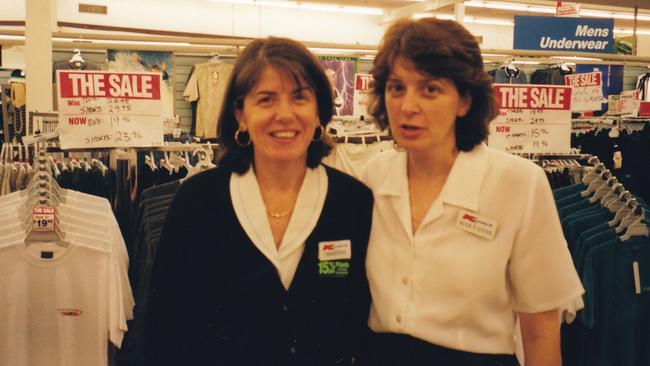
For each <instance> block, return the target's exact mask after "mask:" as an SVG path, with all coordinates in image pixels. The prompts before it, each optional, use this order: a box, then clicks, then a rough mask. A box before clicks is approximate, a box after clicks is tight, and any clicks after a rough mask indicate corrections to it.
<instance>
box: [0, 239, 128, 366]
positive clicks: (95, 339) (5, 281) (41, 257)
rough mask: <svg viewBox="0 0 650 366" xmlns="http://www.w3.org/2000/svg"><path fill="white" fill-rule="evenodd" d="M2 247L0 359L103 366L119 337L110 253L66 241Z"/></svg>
mask: <svg viewBox="0 0 650 366" xmlns="http://www.w3.org/2000/svg"><path fill="white" fill-rule="evenodd" d="M4 244H5V245H4V246H3V247H0V293H1V294H2V296H1V297H0V309H2V311H0V364H2V365H16V366H88V365H98V366H99V365H107V363H108V359H107V355H108V341H109V340H110V341H111V342H112V343H113V344H114V345H116V346H117V347H119V346H120V344H121V342H122V337H123V334H124V332H125V331H126V323H125V322H123V321H120V317H119V316H118V314H119V312H120V309H121V308H122V306H123V304H121V303H120V289H119V281H118V278H119V277H118V276H117V275H116V273H115V271H116V268H117V266H116V265H115V263H114V262H113V260H114V258H113V257H112V256H111V254H110V253H109V252H105V251H100V250H97V249H91V248H88V247H85V246H81V245H76V244H75V243H74V242H71V243H69V245H68V247H67V248H63V247H60V246H58V245H56V244H49V243H39V244H29V245H28V246H26V245H25V244H24V243H21V242H19V243H13V244H12V245H6V243H4Z"/></svg>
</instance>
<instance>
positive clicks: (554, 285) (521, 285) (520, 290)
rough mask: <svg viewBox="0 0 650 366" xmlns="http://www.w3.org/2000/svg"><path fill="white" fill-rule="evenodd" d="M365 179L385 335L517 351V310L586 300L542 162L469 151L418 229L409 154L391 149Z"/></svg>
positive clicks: (371, 259) (377, 308)
mask: <svg viewBox="0 0 650 366" xmlns="http://www.w3.org/2000/svg"><path fill="white" fill-rule="evenodd" d="M363 177H364V181H365V182H366V184H367V185H368V186H369V187H370V188H371V189H372V190H373V194H374V197H375V206H374V211H373V224H372V231H371V234H370V242H369V245H368V256H367V260H366V267H367V272H368V281H369V283H370V291H371V294H372V300H373V302H372V308H371V312H370V320H369V326H370V328H371V329H372V330H374V331H375V332H393V333H403V334H408V335H411V336H414V337H416V338H419V339H422V340H425V341H427V342H429V343H433V344H436V345H440V346H443V347H447V348H452V349H456V350H461V351H466V352H474V353H503V354H514V353H515V341H514V335H513V330H514V329H515V319H516V313H517V312H524V313H538V312H544V311H548V310H553V309H559V308H564V307H565V306H568V307H571V306H572V304H576V303H579V301H580V300H579V298H580V296H581V295H582V293H583V292H584V291H583V289H582V286H581V284H580V280H579V278H578V276H577V274H576V271H575V269H574V267H573V263H572V262H571V257H570V255H569V252H568V250H567V245H566V241H565V240H564V237H563V236H562V228H561V226H560V221H559V219H558V216H557V211H556V209H555V203H554V201H553V196H552V194H551V190H550V187H549V184H548V181H547V179H546V176H545V173H544V171H543V169H541V168H540V167H538V166H537V165H535V164H534V163H532V162H530V161H528V160H525V159H522V158H519V157H515V156H512V155H509V154H506V153H502V152H499V151H496V150H493V149H490V148H488V147H487V146H485V145H483V144H481V145H478V146H476V147H475V148H474V149H473V150H472V151H470V152H459V153H458V156H457V157H456V160H455V162H454V165H453V167H452V169H451V171H450V172H449V176H448V177H447V181H446V182H445V185H444V187H443V188H442V191H441V192H440V194H439V196H438V197H437V198H436V200H435V201H434V202H433V203H432V205H431V207H430V208H429V211H428V212H427V214H426V216H425V217H424V219H423V220H422V223H421V225H420V227H419V229H418V230H417V231H416V232H415V233H413V232H412V229H411V209H410V204H409V202H410V201H409V190H408V178H407V153H406V152H397V151H388V152H385V153H382V154H381V155H379V156H377V157H376V158H375V159H374V160H372V161H371V162H370V163H369V164H368V166H367V167H366V171H365V173H364V175H363ZM505 202H507V204H505ZM532 268H534V270H531V269H532Z"/></svg>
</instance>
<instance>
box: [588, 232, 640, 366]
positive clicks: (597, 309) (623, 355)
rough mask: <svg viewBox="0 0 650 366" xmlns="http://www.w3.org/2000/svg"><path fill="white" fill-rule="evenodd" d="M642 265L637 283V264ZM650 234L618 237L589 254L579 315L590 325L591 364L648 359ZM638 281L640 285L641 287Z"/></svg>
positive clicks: (627, 364)
mask: <svg viewBox="0 0 650 366" xmlns="http://www.w3.org/2000/svg"><path fill="white" fill-rule="evenodd" d="M634 262H636V263H637V266H638V269H639V271H638V276H637V281H636V284H635V275H634V274H633V273H634V270H633V263H634ZM648 266H650V239H648V237H633V238H631V239H630V240H628V241H624V242H622V241H621V240H620V239H619V238H616V239H614V240H612V241H609V242H607V243H604V244H601V245H600V246H598V247H596V248H593V249H592V250H590V251H589V253H588V254H587V255H586V257H585V262H584V275H583V280H584V284H585V288H586V289H587V293H586V295H585V309H584V311H582V312H581V313H580V319H581V320H582V321H583V323H584V324H585V326H586V327H587V328H589V329H591V330H592V336H591V337H590V339H589V345H588V350H587V353H586V356H587V363H586V364H588V365H595V366H609V365H617V366H619V365H620V366H637V365H648V364H649V363H650V271H648ZM637 286H638V287H637Z"/></svg>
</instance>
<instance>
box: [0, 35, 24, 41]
mask: <svg viewBox="0 0 650 366" xmlns="http://www.w3.org/2000/svg"><path fill="white" fill-rule="evenodd" d="M0 39H6V40H16V41H24V40H25V36H14V35H11V34H0Z"/></svg>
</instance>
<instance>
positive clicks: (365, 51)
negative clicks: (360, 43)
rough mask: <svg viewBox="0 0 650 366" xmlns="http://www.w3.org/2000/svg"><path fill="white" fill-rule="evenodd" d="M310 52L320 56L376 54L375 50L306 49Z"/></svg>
mask: <svg viewBox="0 0 650 366" xmlns="http://www.w3.org/2000/svg"><path fill="white" fill-rule="evenodd" d="M307 49H309V50H310V51H312V52H317V53H321V54H328V53H329V54H350V53H365V54H366V55H365V56H368V55H367V54H372V53H377V50H362V49H354V48H323V47H307Z"/></svg>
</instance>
